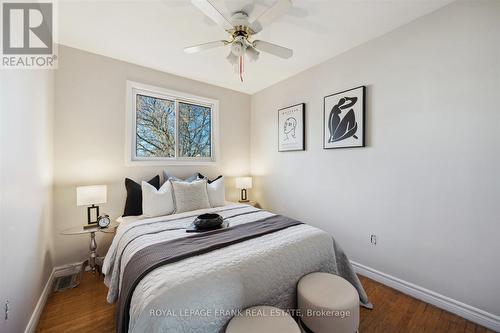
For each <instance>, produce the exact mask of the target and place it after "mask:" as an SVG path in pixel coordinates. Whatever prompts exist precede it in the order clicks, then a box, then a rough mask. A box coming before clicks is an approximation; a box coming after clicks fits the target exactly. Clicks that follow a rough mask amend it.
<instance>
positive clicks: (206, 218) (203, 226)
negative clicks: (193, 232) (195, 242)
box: [193, 214, 224, 230]
mask: <svg viewBox="0 0 500 333" xmlns="http://www.w3.org/2000/svg"><path fill="white" fill-rule="evenodd" d="M223 222H224V219H223V218H222V216H220V215H219V214H201V215H200V216H198V217H197V218H196V219H195V220H194V222H193V225H194V227H195V228H196V229H198V230H212V229H218V228H220V227H221V226H222V223H223Z"/></svg>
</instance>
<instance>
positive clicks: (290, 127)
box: [283, 117, 297, 140]
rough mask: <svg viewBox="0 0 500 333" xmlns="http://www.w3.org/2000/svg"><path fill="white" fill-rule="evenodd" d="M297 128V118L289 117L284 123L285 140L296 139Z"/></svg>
mask: <svg viewBox="0 0 500 333" xmlns="http://www.w3.org/2000/svg"><path fill="white" fill-rule="evenodd" d="M296 128H297V119H295V118H294V117H289V118H287V119H286V120H285V123H284V125H283V132H284V133H285V140H290V139H291V138H292V139H295V130H296Z"/></svg>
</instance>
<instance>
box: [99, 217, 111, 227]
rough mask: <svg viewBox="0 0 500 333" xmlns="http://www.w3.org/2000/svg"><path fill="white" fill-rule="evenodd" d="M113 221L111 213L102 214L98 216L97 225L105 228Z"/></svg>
mask: <svg viewBox="0 0 500 333" xmlns="http://www.w3.org/2000/svg"><path fill="white" fill-rule="evenodd" d="M110 223H111V220H110V219H109V215H102V216H99V217H98V218H97V225H98V226H99V228H101V229H104V228H107V227H108V226H109V225H110Z"/></svg>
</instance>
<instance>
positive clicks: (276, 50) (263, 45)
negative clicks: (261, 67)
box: [252, 40, 293, 59]
mask: <svg viewBox="0 0 500 333" xmlns="http://www.w3.org/2000/svg"><path fill="white" fill-rule="evenodd" d="M252 44H253V47H255V48H256V49H257V50H260V51H262V52H267V53H270V54H272V55H275V56H277V57H280V58H284V59H288V58H290V57H291V56H293V50H291V49H288V48H286V47H283V46H279V45H276V44H273V43H268V42H264V41H263V40H256V41H254V42H253V43H252Z"/></svg>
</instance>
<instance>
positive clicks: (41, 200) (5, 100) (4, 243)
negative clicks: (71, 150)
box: [0, 70, 54, 332]
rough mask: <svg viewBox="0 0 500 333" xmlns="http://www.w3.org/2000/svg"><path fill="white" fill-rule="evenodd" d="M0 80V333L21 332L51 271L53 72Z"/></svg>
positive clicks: (18, 73) (10, 73) (19, 73)
mask: <svg viewBox="0 0 500 333" xmlns="http://www.w3.org/2000/svg"><path fill="white" fill-rule="evenodd" d="M0 78H1V80H0V82H1V90H0V96H1V98H0V100H1V103H0V105H1V120H0V147H1V148H0V239H1V240H0V295H1V297H0V300H1V309H2V310H1V311H2V319H1V320H0V322H1V324H0V331H1V332H22V331H24V329H25V328H26V326H27V324H28V322H29V319H30V317H31V314H32V313H33V310H34V308H35V305H36V303H37V301H38V298H39V297H40V295H41V293H42V290H43V288H44V286H45V284H46V282H47V280H48V277H49V275H50V273H51V271H52V267H53V254H54V251H53V244H52V239H53V237H52V233H53V223H52V222H53V221H52V155H53V149H52V146H53V144H52V143H53V140H52V126H53V115H54V112H53V106H54V71H48V70H2V71H0ZM5 300H9V302H10V313H9V320H8V321H4V318H3V315H4V312H3V311H4V302H5Z"/></svg>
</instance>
